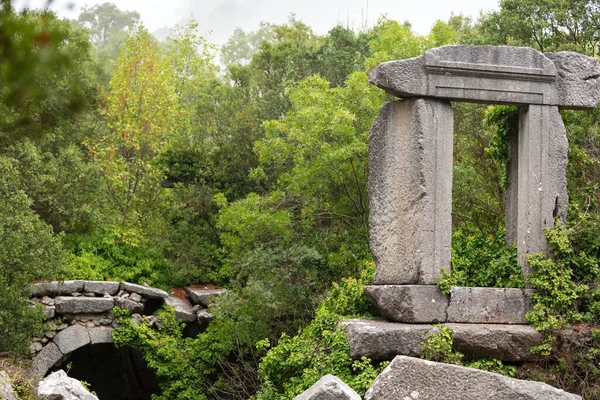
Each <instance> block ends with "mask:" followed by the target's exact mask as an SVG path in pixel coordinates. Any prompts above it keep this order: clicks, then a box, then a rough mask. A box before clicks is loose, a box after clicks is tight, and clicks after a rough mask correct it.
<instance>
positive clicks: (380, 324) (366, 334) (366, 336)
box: [342, 319, 439, 360]
mask: <svg viewBox="0 0 600 400" xmlns="http://www.w3.org/2000/svg"><path fill="white" fill-rule="evenodd" d="M342 326H345V327H346V337H347V338H348V342H349V343H350V355H351V356H352V357H353V358H360V357H362V356H365V357H369V358H371V359H374V360H391V359H393V358H394V357H395V356H396V355H398V354H404V355H409V356H414V357H418V356H419V355H420V354H421V342H422V341H423V339H424V338H425V336H426V335H427V333H428V332H430V333H435V332H439V329H438V328H435V327H434V326H433V325H415V324H401V323H394V322H385V321H377V320H356V319H353V320H348V321H345V322H343V323H342Z"/></svg>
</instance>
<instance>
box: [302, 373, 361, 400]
mask: <svg viewBox="0 0 600 400" xmlns="http://www.w3.org/2000/svg"><path fill="white" fill-rule="evenodd" d="M294 400H361V397H360V396H359V395H358V394H357V393H356V392H355V391H354V390H352V388H351V387H350V386H348V385H346V384H345V383H344V382H343V381H342V380H341V379H340V378H338V377H337V376H334V375H330V374H327V375H325V376H324V377H322V378H321V379H319V380H318V381H317V382H316V383H315V384H314V385H312V386H311V387H310V389H308V390H306V391H305V392H304V393H302V394H301V395H299V396H296V398H295V399H294Z"/></svg>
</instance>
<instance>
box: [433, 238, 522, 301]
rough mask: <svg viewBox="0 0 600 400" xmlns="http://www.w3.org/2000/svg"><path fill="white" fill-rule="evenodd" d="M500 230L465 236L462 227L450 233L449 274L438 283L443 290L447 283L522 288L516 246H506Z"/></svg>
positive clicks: (448, 288)
mask: <svg viewBox="0 0 600 400" xmlns="http://www.w3.org/2000/svg"><path fill="white" fill-rule="evenodd" d="M505 236H506V234H505V232H504V229H499V230H498V231H497V232H496V233H495V234H493V235H488V236H482V235H467V234H465V233H464V232H463V231H462V230H457V231H455V232H454V233H453V234H452V256H451V263H452V273H451V274H447V273H445V274H444V276H443V277H442V279H440V281H439V282H438V286H439V287H440V288H441V289H442V292H444V293H450V287H451V286H470V287H523V286H524V285H525V282H524V280H523V277H522V275H521V268H520V267H519V265H518V264H517V248H516V246H512V247H508V246H507V244H506V239H505Z"/></svg>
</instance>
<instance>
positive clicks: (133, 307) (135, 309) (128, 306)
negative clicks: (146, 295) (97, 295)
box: [115, 297, 144, 313]
mask: <svg viewBox="0 0 600 400" xmlns="http://www.w3.org/2000/svg"><path fill="white" fill-rule="evenodd" d="M115 305H116V306H117V307H119V308H121V309H124V310H129V311H130V312H132V313H141V312H142V311H143V310H144V305H143V304H142V303H138V302H137V301H133V300H130V299H129V298H123V297H116V298H115Z"/></svg>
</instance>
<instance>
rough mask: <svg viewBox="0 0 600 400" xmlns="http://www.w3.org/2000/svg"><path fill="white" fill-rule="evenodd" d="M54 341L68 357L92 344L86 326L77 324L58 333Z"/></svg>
mask: <svg viewBox="0 0 600 400" xmlns="http://www.w3.org/2000/svg"><path fill="white" fill-rule="evenodd" d="M52 341H53V342H54V343H56V345H57V346H58V349H59V350H60V351H61V353H63V354H64V355H67V354H69V353H70V352H72V351H73V350H77V349H78V348H80V347H83V346H85V345H88V344H90V335H89V333H88V330H87V328H86V327H85V326H83V325H78V324H77V325H71V326H70V327H68V328H67V329H65V330H62V331H60V332H58V333H57V334H56V336H54V339H52ZM49 345H50V344H48V345H47V346H49Z"/></svg>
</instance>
